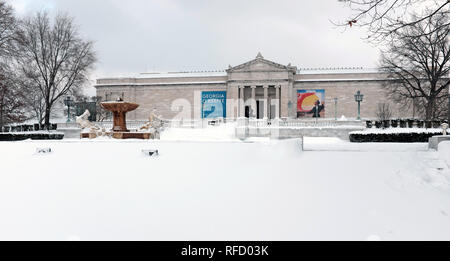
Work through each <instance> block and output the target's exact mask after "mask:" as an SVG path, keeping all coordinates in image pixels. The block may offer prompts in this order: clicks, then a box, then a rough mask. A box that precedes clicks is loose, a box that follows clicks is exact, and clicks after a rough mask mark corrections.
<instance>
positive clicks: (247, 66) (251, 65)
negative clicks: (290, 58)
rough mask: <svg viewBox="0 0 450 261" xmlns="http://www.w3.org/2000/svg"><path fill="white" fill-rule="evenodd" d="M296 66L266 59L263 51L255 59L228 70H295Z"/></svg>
mask: <svg viewBox="0 0 450 261" xmlns="http://www.w3.org/2000/svg"><path fill="white" fill-rule="evenodd" d="M294 68H295V67H292V66H286V65H282V64H279V63H275V62H272V61H269V60H266V59H264V58H263V57H262V55H261V53H258V56H256V58H255V59H253V60H251V61H249V62H246V63H243V64H240V65H237V66H234V67H230V68H229V69H228V70H227V72H249V71H291V70H294V71H295V69H294Z"/></svg>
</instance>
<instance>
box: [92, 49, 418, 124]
mask: <svg viewBox="0 0 450 261" xmlns="http://www.w3.org/2000/svg"><path fill="white" fill-rule="evenodd" d="M383 81H385V78H383V74H381V73H379V72H377V70H375V69H370V70H369V69H363V68H324V69H299V68H297V67H296V66H293V65H291V64H288V65H283V64H278V63H275V62H272V61H270V60H267V59H265V58H264V57H263V56H262V55H261V53H258V55H257V56H256V58H255V59H253V60H251V61H249V62H246V63H243V64H240V65H237V66H234V67H233V66H229V68H228V69H227V70H224V71H212V72H173V73H170V72H169V73H141V74H139V75H137V76H135V77H116V78H100V79H97V82H96V85H95V88H96V90H97V96H98V97H100V98H101V99H102V100H103V101H108V100H116V99H117V98H119V97H121V98H122V99H123V100H126V101H130V102H135V103H138V104H140V106H139V108H138V109H137V110H135V111H133V112H130V113H129V114H127V119H128V120H145V119H147V118H148V117H149V115H150V113H151V112H152V111H154V110H156V113H157V114H159V115H162V116H163V117H164V118H166V119H174V118H183V119H191V118H192V119H200V118H221V117H223V118H225V117H226V118H238V117H250V118H257V119H264V118H267V119H273V118H278V117H281V118H311V117H320V118H333V119H334V118H335V117H338V118H340V117H342V116H345V117H346V118H354V117H356V116H357V111H358V104H357V102H356V101H355V97H354V95H355V94H356V92H357V91H360V92H361V94H363V95H364V97H363V101H362V102H361V110H360V111H361V117H362V118H376V113H377V108H378V104H380V103H389V104H390V106H391V110H392V112H393V115H392V116H393V117H411V116H412V109H411V110H405V109H402V108H400V107H398V105H396V104H392V103H390V101H389V99H388V97H387V95H386V91H385V90H384V89H383V88H382V83H383Z"/></svg>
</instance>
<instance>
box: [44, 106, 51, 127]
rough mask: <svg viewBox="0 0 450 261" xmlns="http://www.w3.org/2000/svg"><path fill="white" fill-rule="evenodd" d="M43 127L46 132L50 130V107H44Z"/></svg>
mask: <svg viewBox="0 0 450 261" xmlns="http://www.w3.org/2000/svg"><path fill="white" fill-rule="evenodd" d="M44 126H45V128H46V129H47V130H50V105H46V106H45V119H44Z"/></svg>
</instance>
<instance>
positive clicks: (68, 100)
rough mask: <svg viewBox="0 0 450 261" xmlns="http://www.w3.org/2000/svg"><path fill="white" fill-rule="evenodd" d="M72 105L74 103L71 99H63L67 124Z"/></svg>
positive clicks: (68, 97)
mask: <svg viewBox="0 0 450 261" xmlns="http://www.w3.org/2000/svg"><path fill="white" fill-rule="evenodd" d="M73 104H74V101H73V100H72V97H70V96H67V97H66V98H65V99H64V105H66V106H67V122H70V106H72V105H73Z"/></svg>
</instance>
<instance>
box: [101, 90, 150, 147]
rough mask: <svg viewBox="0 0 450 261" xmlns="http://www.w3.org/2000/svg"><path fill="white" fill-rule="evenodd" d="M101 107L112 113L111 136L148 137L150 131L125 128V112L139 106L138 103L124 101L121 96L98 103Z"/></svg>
mask: <svg viewBox="0 0 450 261" xmlns="http://www.w3.org/2000/svg"><path fill="white" fill-rule="evenodd" d="M100 106H102V108H103V109H105V110H108V111H110V112H112V113H113V128H112V133H108V134H112V137H113V138H116V139H149V138H150V133H147V132H130V131H129V130H128V129H127V122H126V114H127V112H130V111H134V110H136V109H137V107H139V104H137V103H132V102H125V101H123V100H122V98H118V99H117V101H108V102H102V103H100Z"/></svg>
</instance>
